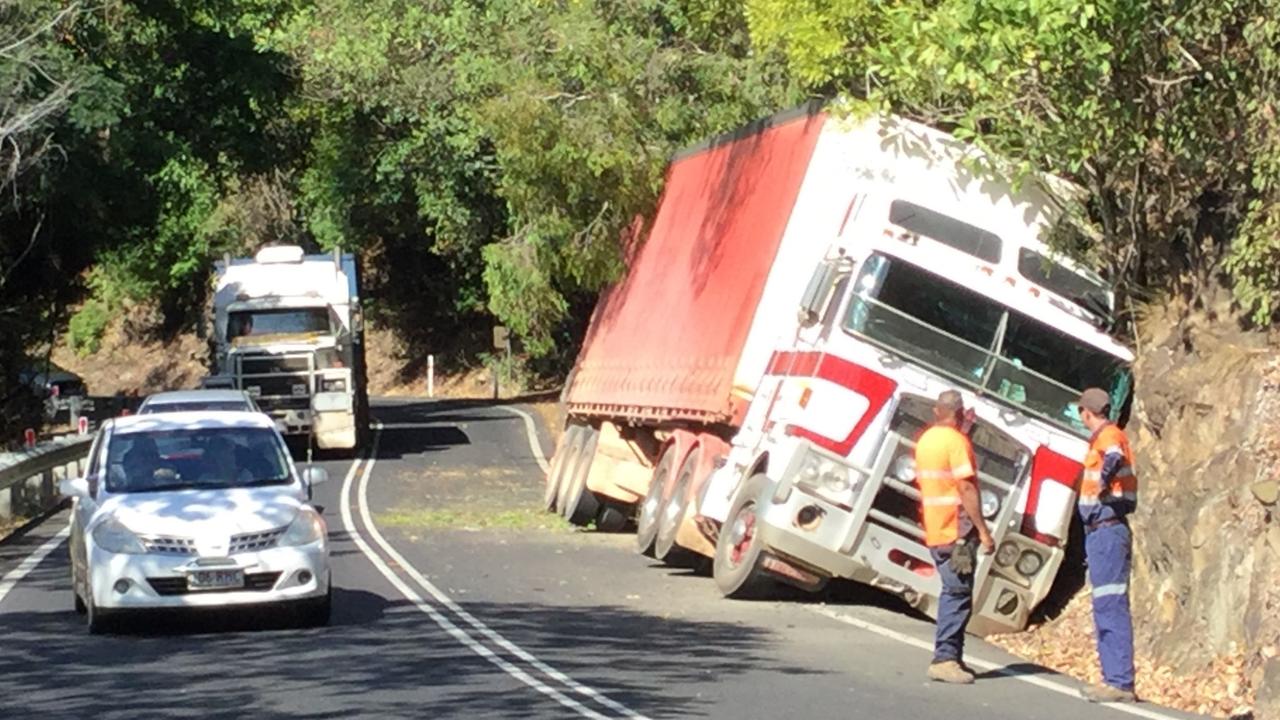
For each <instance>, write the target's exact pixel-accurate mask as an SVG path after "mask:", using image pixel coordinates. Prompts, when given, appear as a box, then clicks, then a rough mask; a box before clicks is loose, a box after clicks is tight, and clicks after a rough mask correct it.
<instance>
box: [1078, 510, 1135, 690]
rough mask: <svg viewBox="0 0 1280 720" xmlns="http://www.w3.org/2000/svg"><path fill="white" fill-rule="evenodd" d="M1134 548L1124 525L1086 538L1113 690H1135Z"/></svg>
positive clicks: (1105, 672) (1105, 668) (1105, 670)
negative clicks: (1131, 581)
mask: <svg viewBox="0 0 1280 720" xmlns="http://www.w3.org/2000/svg"><path fill="white" fill-rule="evenodd" d="M1132 545H1133V536H1132V535H1131V534H1130V533H1129V527H1128V526H1127V525H1123V524H1116V525H1107V526H1104V527H1100V528H1097V529H1096V530H1090V531H1088V534H1086V535H1085V538H1084V550H1085V553H1086V554H1087V556H1088V558H1089V584H1090V585H1092V586H1093V623H1094V626H1095V627H1096V628H1097V640H1098V659H1099V661H1101V663H1102V679H1103V681H1104V682H1106V684H1108V685H1110V686H1111V687H1115V688H1120V689H1121V690H1129V691H1132V690H1133V618H1132V616H1130V614H1129V563H1130V559H1131V550H1132Z"/></svg>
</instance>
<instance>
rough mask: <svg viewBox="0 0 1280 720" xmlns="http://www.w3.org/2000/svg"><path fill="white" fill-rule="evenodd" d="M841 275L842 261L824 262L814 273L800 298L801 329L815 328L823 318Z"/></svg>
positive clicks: (799, 316) (799, 318) (799, 317)
mask: <svg viewBox="0 0 1280 720" xmlns="http://www.w3.org/2000/svg"><path fill="white" fill-rule="evenodd" d="M839 274H840V261H839V260H838V259H837V260H823V261H822V262H821V263H819V264H818V267H816V268H815V269H814V271H813V275H812V276H811V277H810V278H809V284H808V285H807V286H806V287H805V289H804V295H802V296H801V297H800V312H799V315H798V320H799V322H800V327H806V328H807V327H813V326H814V325H815V324H817V322H818V320H820V319H821V318H822V311H823V310H824V309H825V308H826V306H827V300H828V299H829V298H830V297H831V290H832V288H834V287H835V285H836V280H837V279H838V277H839Z"/></svg>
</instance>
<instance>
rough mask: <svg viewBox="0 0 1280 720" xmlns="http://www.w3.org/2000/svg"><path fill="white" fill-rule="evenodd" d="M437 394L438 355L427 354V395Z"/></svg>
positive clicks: (431, 396)
mask: <svg viewBox="0 0 1280 720" xmlns="http://www.w3.org/2000/svg"><path fill="white" fill-rule="evenodd" d="M435 396H436V356H435V355H428V356H427V397H429V398H433V397H435Z"/></svg>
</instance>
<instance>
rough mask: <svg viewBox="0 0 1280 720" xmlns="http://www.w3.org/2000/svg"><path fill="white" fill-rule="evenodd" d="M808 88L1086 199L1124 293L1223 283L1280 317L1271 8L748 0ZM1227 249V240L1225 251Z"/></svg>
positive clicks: (763, 32) (1106, 261) (1241, 0)
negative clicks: (1056, 179)
mask: <svg viewBox="0 0 1280 720" xmlns="http://www.w3.org/2000/svg"><path fill="white" fill-rule="evenodd" d="M746 6H747V16H748V18H749V20H750V27H751V33H752V38H753V40H754V42H755V43H756V44H757V46H758V47H759V48H761V49H776V50H778V51H780V52H783V53H784V54H785V55H786V57H787V62H788V67H790V68H791V70H792V72H794V73H795V75H796V77H797V78H799V79H800V80H801V81H803V82H804V83H805V84H806V86H808V87H810V88H813V89H815V90H819V91H821V92H824V93H830V94H835V93H840V94H844V95H846V96H850V97H853V98H856V99H857V101H858V102H857V105H858V106H859V107H860V109H861V110H864V111H865V110H873V111H882V112H887V111H897V112H900V113H904V114H907V115H909V116H912V117H916V118H919V119H923V120H925V121H927V122H930V123H933V124H935V125H938V126H941V127H944V128H948V129H951V130H953V131H954V132H955V133H956V134H957V135H958V136H960V137H963V138H967V139H970V140H972V141H974V142H975V143H977V144H978V145H980V146H982V147H983V148H985V149H987V150H990V151H993V153H994V154H995V155H996V156H998V157H1000V158H1004V159H1006V162H1005V164H1004V167H1001V168H999V169H998V170H999V171H1000V172H1005V173H1013V174H1015V175H1018V176H1020V177H1026V176H1027V175H1028V174H1029V173H1030V172H1031V171H1033V170H1047V171H1051V172H1056V173H1060V174H1063V175H1066V176H1068V177H1070V178H1071V179H1073V180H1075V181H1077V182H1079V183H1080V184H1082V185H1084V186H1085V187H1086V188H1087V189H1088V191H1089V199H1088V203H1087V206H1085V207H1082V208H1078V209H1079V210H1080V211H1081V212H1080V215H1081V217H1083V218H1084V219H1086V220H1087V221H1089V222H1090V223H1091V224H1092V225H1093V226H1094V228H1095V229H1096V230H1097V231H1098V232H1099V233H1100V234H1101V236H1102V238H1103V239H1104V242H1103V243H1102V244H1101V245H1100V246H1097V247H1095V248H1093V249H1094V251H1095V254H1096V256H1097V258H1096V259H1097V260H1099V261H1100V262H1101V263H1102V265H1104V266H1105V267H1106V268H1107V269H1108V270H1110V272H1111V274H1112V275H1113V277H1115V278H1116V279H1118V280H1120V281H1121V282H1122V283H1124V286H1125V289H1127V290H1129V291H1130V292H1131V293H1137V294H1142V293H1143V292H1144V291H1146V290H1149V289H1154V288H1162V287H1169V286H1173V287H1177V288H1178V289H1181V290H1183V291H1186V292H1195V291H1196V290H1197V289H1198V288H1200V287H1203V285H1204V283H1206V282H1209V281H1210V280H1211V279H1212V278H1213V276H1214V275H1215V274H1216V273H1217V272H1219V271H1221V270H1223V269H1225V270H1226V271H1228V272H1229V273H1230V276H1231V280H1232V281H1233V283H1234V286H1235V289H1236V293H1237V297H1238V299H1239V300H1240V302H1241V303H1242V305H1243V306H1244V308H1245V309H1246V310H1247V311H1249V312H1251V313H1252V314H1253V316H1254V317H1255V318H1256V319H1257V320H1260V321H1261V320H1266V319H1268V318H1270V317H1271V316H1272V315H1273V313H1274V312H1275V310H1276V308H1277V305H1276V301H1277V293H1278V292H1280V274H1278V273H1277V271H1276V269H1275V268H1276V266H1277V263H1276V260H1277V259H1278V256H1277V252H1278V250H1280V241H1278V240H1277V237H1278V236H1277V233H1276V232H1275V230H1276V222H1277V220H1276V218H1277V213H1276V201H1275V198H1276V186H1275V178H1276V170H1277V158H1278V157H1280V155H1278V154H1277V150H1278V149H1280V148H1277V145H1276V140H1275V138H1276V132H1275V130H1276V127H1275V110H1276V101H1277V97H1276V93H1277V84H1276V82H1275V77H1276V72H1277V70H1278V69H1280V67H1278V66H1277V58H1276V52H1275V49H1276V47H1277V40H1280V35H1278V33H1280V21H1277V20H1275V18H1276V13H1277V10H1280V4H1277V2H1276V1H1275V0H1224V1H1223V2H1214V3H1200V2H1164V1H1157V0H1113V1H1111V2H1098V1H1097V0H1032V1H1031V2H1026V1H1025V0H984V1H983V2H976V3H975V2H970V1H969V0H941V1H940V2H935V1H933V0H929V1H926V0H908V1H907V2H898V3H878V2H869V1H853V2H834V1H832V0H746ZM1233 238H1234V240H1233Z"/></svg>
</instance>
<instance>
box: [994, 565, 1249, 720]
mask: <svg viewBox="0 0 1280 720" xmlns="http://www.w3.org/2000/svg"><path fill="white" fill-rule="evenodd" d="M1135 621H1136V622H1141V621H1142V619H1141V618H1135ZM988 640H989V641H991V642H992V643H994V644H995V645H997V646H999V647H1001V648H1004V649H1005V650H1008V651H1009V652H1011V653H1013V654H1015V655H1018V656H1020V657H1023V658H1026V659H1027V660H1030V661H1032V662H1035V663H1037V664H1039V665H1043V666H1045V667H1047V668H1051V669H1053V670H1056V671H1058V672H1060V673H1063V674H1064V675H1070V676H1071V677H1074V678H1076V679H1077V680H1081V681H1084V682H1088V683H1099V682H1102V675H1101V670H1100V668H1099V665H1098V654H1097V648H1096V646H1095V644H1094V638H1093V615H1092V604H1091V600H1090V596H1089V590H1088V589H1087V588H1086V589H1085V590H1082V591H1081V592H1080V593H1079V594H1078V595H1076V597H1075V598H1073V599H1072V600H1071V602H1070V603H1069V604H1068V605H1067V607H1066V609H1065V610H1063V612H1062V614H1061V615H1059V616H1058V617H1057V618H1054V619H1053V620H1052V621H1050V622H1047V623H1045V624H1043V625H1038V626H1033V627H1030V628H1028V629H1027V631H1026V632H1023V633H1018V634H1016V635H997V636H994V637H990V638H988ZM1134 665H1135V667H1136V671H1137V693H1138V697H1140V698H1142V699H1143V700H1145V701H1147V702H1152V703H1156V704H1158V705H1163V706H1165V707H1171V708H1174V709H1177V710H1183V711H1186V712H1193V713H1199V714H1201V715H1213V716H1216V717H1237V716H1243V715H1246V714H1247V713H1248V712H1249V711H1250V705H1251V703H1252V698H1250V697H1249V692H1248V682H1247V679H1246V675H1247V673H1246V671H1245V655H1244V653H1239V652H1237V653H1233V654H1230V655H1225V656H1221V657H1214V658H1209V659H1207V661H1206V662H1205V665H1204V667H1203V669H1201V670H1199V671H1194V672H1178V671H1176V670H1175V669H1174V668H1171V667H1168V666H1164V665H1161V664H1159V663H1157V662H1156V661H1155V660H1154V659H1153V658H1151V657H1150V656H1148V655H1146V654H1145V653H1143V652H1141V650H1139V651H1138V652H1137V653H1136V655H1135V658H1134Z"/></svg>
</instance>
